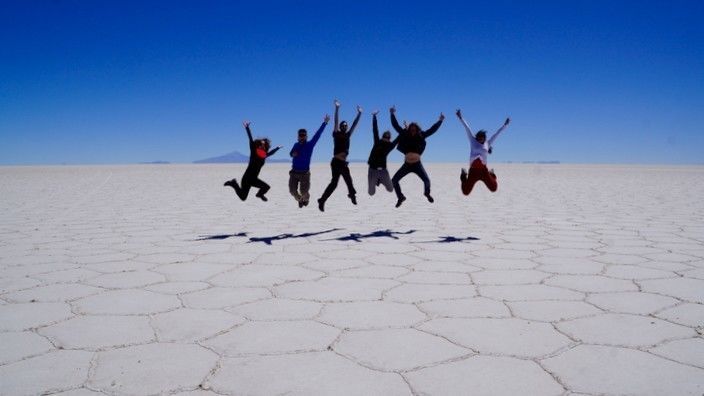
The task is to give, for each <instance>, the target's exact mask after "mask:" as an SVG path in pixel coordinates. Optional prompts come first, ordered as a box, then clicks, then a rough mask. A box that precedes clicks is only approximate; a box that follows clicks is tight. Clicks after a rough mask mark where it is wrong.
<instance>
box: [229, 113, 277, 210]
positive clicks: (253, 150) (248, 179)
mask: <svg viewBox="0 0 704 396" xmlns="http://www.w3.org/2000/svg"><path fill="white" fill-rule="evenodd" d="M242 125H244V129H245V130H246V131H247V137H248V138H249V164H248V165H247V169H246V170H245V171H244V175H242V186H240V185H239V184H237V179H232V180H229V181H226V182H225V186H230V187H232V188H234V189H235V193H237V196H238V197H240V199H241V200H243V201H244V200H246V199H247V195H249V190H250V189H251V188H252V187H256V188H258V189H259V192H257V198H260V199H261V200H262V201H267V198H266V196H265V195H264V194H266V192H267V191H269V189H270V188H271V187H269V185H268V184H266V183H264V182H263V181H262V180H261V179H259V172H260V171H261V170H262V167H263V166H264V161H265V160H266V159H267V158H268V157H270V156H272V155H274V153H276V152H277V151H279V149H280V148H281V146H277V147H276V148H274V149H273V150H271V151H269V147H270V145H271V143H270V142H269V139H266V138H264V139H256V140H255V139H252V131H251V130H250V129H249V121H245V122H243V123H242Z"/></svg>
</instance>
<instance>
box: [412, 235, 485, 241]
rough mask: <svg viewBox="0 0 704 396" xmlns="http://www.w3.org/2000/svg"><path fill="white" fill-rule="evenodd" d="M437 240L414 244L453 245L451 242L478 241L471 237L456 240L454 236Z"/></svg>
mask: <svg viewBox="0 0 704 396" xmlns="http://www.w3.org/2000/svg"><path fill="white" fill-rule="evenodd" d="M438 238H439V239H438V240H437V241H421V242H416V243H453V242H465V241H478V240H479V238H475V237H473V236H468V237H465V238H458V237H454V236H441V237H438Z"/></svg>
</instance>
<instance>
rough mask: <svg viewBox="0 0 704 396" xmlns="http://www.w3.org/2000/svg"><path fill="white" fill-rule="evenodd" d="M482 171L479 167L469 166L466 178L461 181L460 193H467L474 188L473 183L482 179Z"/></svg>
mask: <svg viewBox="0 0 704 396" xmlns="http://www.w3.org/2000/svg"><path fill="white" fill-rule="evenodd" d="M483 174H484V172H483V171H482V169H481V168H477V167H470V168H469V173H468V174H467V179H466V180H465V181H463V182H462V194H464V195H469V193H471V192H472V188H474V184H475V183H476V182H478V181H479V180H481V179H482V176H483Z"/></svg>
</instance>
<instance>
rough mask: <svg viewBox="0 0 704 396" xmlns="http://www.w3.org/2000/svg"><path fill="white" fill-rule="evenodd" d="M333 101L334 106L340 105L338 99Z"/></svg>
mask: <svg viewBox="0 0 704 396" xmlns="http://www.w3.org/2000/svg"><path fill="white" fill-rule="evenodd" d="M333 103H335V107H340V101H339V100H337V99H335V101H334V102H333Z"/></svg>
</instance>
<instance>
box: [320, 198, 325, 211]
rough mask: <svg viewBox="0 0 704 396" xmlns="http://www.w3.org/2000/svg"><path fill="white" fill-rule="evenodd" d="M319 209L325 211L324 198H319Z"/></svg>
mask: <svg viewBox="0 0 704 396" xmlns="http://www.w3.org/2000/svg"><path fill="white" fill-rule="evenodd" d="M318 209H320V211H321V212H325V201H323V200H322V199H318Z"/></svg>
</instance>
